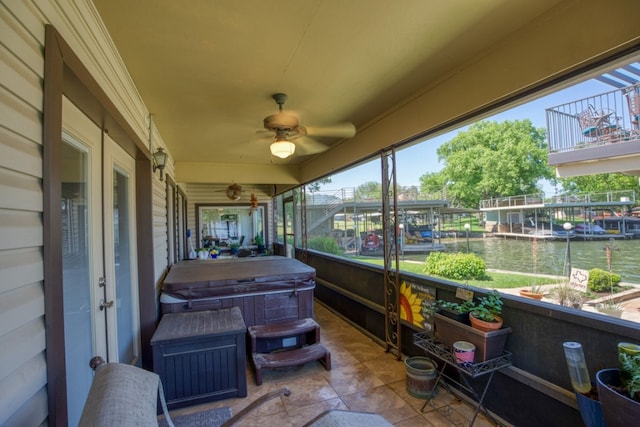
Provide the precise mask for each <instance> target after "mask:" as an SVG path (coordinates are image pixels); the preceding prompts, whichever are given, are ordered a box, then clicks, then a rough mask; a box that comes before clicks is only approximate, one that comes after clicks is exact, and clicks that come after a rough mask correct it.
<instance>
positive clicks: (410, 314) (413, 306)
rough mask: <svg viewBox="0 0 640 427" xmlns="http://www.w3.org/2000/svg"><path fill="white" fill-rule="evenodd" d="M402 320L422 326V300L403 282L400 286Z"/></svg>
mask: <svg viewBox="0 0 640 427" xmlns="http://www.w3.org/2000/svg"><path fill="white" fill-rule="evenodd" d="M400 318H401V319H404V320H406V321H407V322H409V323H412V324H414V325H416V326H422V322H424V317H422V298H420V297H418V295H416V294H415V293H414V292H413V291H412V289H411V285H410V284H409V285H408V284H407V283H406V282H404V281H403V282H402V284H401V285H400Z"/></svg>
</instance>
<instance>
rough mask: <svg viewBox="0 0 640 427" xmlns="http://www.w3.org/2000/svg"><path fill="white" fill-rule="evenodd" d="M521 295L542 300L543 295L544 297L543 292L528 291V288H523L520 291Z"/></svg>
mask: <svg viewBox="0 0 640 427" xmlns="http://www.w3.org/2000/svg"><path fill="white" fill-rule="evenodd" d="M520 296H523V297H527V298H533V299H537V300H541V299H542V297H543V294H537V293H535V292H531V291H527V290H524V289H522V290H521V291H520Z"/></svg>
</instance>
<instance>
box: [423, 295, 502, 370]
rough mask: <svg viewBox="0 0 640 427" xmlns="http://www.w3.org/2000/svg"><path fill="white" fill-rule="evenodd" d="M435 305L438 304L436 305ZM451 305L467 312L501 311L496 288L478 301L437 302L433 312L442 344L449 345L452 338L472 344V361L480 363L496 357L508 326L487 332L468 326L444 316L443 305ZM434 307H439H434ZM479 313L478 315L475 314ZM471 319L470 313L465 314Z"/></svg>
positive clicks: (452, 340)
mask: <svg viewBox="0 0 640 427" xmlns="http://www.w3.org/2000/svg"><path fill="white" fill-rule="evenodd" d="M438 306H439V307H438ZM448 306H449V307H453V308H455V309H456V310H468V312H469V314H470V313H471V312H474V311H477V312H478V313H485V310H489V309H491V310H494V311H497V310H498V308H500V310H499V311H500V312H501V311H502V300H501V299H500V294H499V293H498V292H497V291H494V292H492V293H491V294H489V295H488V296H487V297H482V298H478V302H477V303H474V302H464V303H450V302H445V301H442V302H440V301H437V302H436V304H435V312H434V315H433V319H434V327H435V335H436V339H437V340H438V341H439V342H441V343H442V344H444V345H446V346H448V347H452V346H453V343H454V342H456V341H468V342H470V343H472V344H473V345H474V346H475V347H476V351H475V357H474V361H475V362H483V361H485V360H488V359H493V358H495V357H499V356H501V355H502V354H503V351H504V346H505V343H506V341H507V338H508V336H509V334H510V333H511V328H508V327H501V328H499V329H497V330H493V331H490V332H487V331H483V330H480V329H478V328H475V327H472V326H470V325H469V324H464V323H463V322H460V321H457V320H454V319H452V318H450V317H448V316H447V315H445V310H444V307H448ZM438 308H440V309H439V310H438ZM478 315H479V316H480V315H481V314H478ZM469 318H470V319H471V316H469Z"/></svg>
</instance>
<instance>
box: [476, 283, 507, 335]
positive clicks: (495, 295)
mask: <svg viewBox="0 0 640 427" xmlns="http://www.w3.org/2000/svg"><path fill="white" fill-rule="evenodd" d="M502 305H503V302H502V298H501V296H500V293H499V292H498V291H496V290H493V291H492V292H491V293H490V294H488V295H486V296H484V297H480V298H478V302H477V303H476V304H475V305H474V307H473V308H472V309H471V311H470V312H469V320H470V321H471V326H473V327H474V328H476V329H480V330H481V331H485V332H488V331H495V330H498V329H500V328H501V327H502V324H503V320H502V317H501V316H500V315H501V314H502Z"/></svg>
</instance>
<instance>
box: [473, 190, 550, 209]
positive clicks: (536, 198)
mask: <svg viewBox="0 0 640 427" xmlns="http://www.w3.org/2000/svg"><path fill="white" fill-rule="evenodd" d="M537 205H539V206H543V205H544V193H539V194H523V195H519V196H510V197H496V198H493V199H486V200H481V201H480V210H488V209H502V208H508V207H523V206H529V207H531V206H537Z"/></svg>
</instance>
